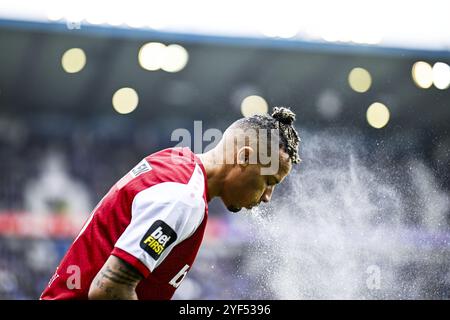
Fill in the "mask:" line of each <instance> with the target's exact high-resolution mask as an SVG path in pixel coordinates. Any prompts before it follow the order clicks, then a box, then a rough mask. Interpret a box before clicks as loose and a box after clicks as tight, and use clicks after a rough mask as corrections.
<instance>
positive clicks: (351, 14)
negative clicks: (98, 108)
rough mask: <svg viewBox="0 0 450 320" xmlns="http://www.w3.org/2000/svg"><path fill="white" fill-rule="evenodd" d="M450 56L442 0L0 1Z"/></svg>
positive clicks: (128, 21) (449, 12)
mask: <svg viewBox="0 0 450 320" xmlns="http://www.w3.org/2000/svg"><path fill="white" fill-rule="evenodd" d="M49 17H52V18H60V21H66V20H68V21H81V23H89V22H91V23H96V24H98V23H103V24H106V23H110V24H114V25H117V24H119V25H120V24H124V25H125V26H132V27H144V28H154V29H159V30H166V31H172V32H183V33H196V34H199V33H200V34H209V35H226V36H242V37H265V36H276V37H284V38H292V39H301V40H319V41H324V40H326V41H343V42H355V43H371V44H380V45H383V46H394V47H405V48H421V49H436V50H447V51H450V1H449V0H428V1H417V0H409V1H404V0H378V1H362V0H359V1H358V0H339V1H337V0H334V1H329V0H307V1H304V0H297V1H292V0H271V1H267V0H226V1H214V0H189V1H186V0H160V1H154V0H126V1H111V0H108V1H107V0H44V1H33V0H30V1H23V0H22V1H20V0H1V2H0V18H7V19H19V20H21V19H23V20H34V21H49Z"/></svg>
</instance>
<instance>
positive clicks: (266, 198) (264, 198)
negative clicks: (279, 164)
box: [261, 187, 273, 203]
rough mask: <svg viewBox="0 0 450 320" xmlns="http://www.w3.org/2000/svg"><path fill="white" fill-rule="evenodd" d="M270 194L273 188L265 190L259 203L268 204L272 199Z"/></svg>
mask: <svg viewBox="0 0 450 320" xmlns="http://www.w3.org/2000/svg"><path fill="white" fill-rule="evenodd" d="M272 193H273V187H269V188H267V189H266V191H264V193H263V195H262V197H261V201H262V202H266V203H267V202H269V201H270V199H271V198H272Z"/></svg>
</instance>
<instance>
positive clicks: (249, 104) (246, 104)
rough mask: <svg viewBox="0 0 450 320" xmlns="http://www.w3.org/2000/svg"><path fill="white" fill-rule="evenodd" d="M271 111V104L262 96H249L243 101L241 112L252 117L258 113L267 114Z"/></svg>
mask: <svg viewBox="0 0 450 320" xmlns="http://www.w3.org/2000/svg"><path fill="white" fill-rule="evenodd" d="M268 111H269V105H268V104H267V102H266V100H264V98H263V97H260V96H255V95H253V96H248V97H246V98H245V99H244V100H242V103H241V112H242V115H243V116H244V117H251V116H254V115H256V114H266V113H267V112H268Z"/></svg>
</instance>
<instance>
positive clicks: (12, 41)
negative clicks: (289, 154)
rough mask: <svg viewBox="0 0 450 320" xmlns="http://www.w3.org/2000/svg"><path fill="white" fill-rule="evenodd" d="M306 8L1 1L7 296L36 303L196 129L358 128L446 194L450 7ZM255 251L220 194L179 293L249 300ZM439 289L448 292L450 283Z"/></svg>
mask: <svg viewBox="0 0 450 320" xmlns="http://www.w3.org/2000/svg"><path fill="white" fill-rule="evenodd" d="M313 2H314V4H311V3H307V2H306V1H298V2H290V1H276V2H275V1H271V2H267V3H265V2H264V3H260V2H258V1H248V2H247V1H245V3H244V2H237V1H231V2H230V1H227V2H226V3H225V2H223V3H213V2H208V1H194V2H191V1H189V2H185V3H184V2H176V1H164V3H160V2H157V1H146V2H143V1H124V2H121V1H118V2H115V3H114V4H112V3H108V2H106V1H91V2H87V1H36V2H28V1H2V3H1V4H0V48H1V49H0V177H1V178H0V181H1V182H0V298H1V299H36V298H38V297H39V295H40V293H41V292H42V290H43V288H44V287H45V286H46V284H47V282H48V280H49V279H50V277H51V275H52V274H53V272H54V269H55V267H56V266H57V264H58V263H59V261H60V259H61V257H62V256H63V254H64V253H65V251H66V250H67V248H68V246H69V245H70V243H71V242H72V240H73V239H74V237H75V236H76V234H77V233H78V231H79V229H80V225H81V224H82V223H83V221H84V219H86V217H87V216H88V215H89V213H90V211H91V210H92V208H93V207H94V206H95V204H96V203H97V202H98V201H99V199H101V197H102V196H103V195H104V193H105V192H106V191H107V190H108V189H109V188H110V186H111V185H112V184H113V183H115V181H117V180H118V179H119V178H120V177H121V176H122V175H124V174H125V173H126V172H127V171H128V170H129V169H130V168H131V167H132V166H133V165H134V164H136V163H137V162H138V161H139V160H140V159H141V158H142V157H143V156H145V155H147V154H150V153H152V152H155V151H157V150H160V149H162V148H165V147H170V146H173V145H175V144H176V143H178V141H171V139H170V137H171V133H172V131H173V130H174V129H177V128H187V129H189V130H190V131H193V129H194V121H196V120H201V121H202V125H203V130H206V129H208V128H218V129H219V130H223V129H225V128H226V127H227V125H228V124H229V123H230V122H232V121H234V120H235V119H237V118H238V117H240V116H242V115H249V114H254V113H261V112H262V113H264V112H267V110H268V109H267V108H268V106H270V107H271V106H274V105H285V106H289V107H291V108H292V109H293V110H294V111H295V112H296V113H297V114H298V121H297V126H298V128H300V133H302V131H308V132H316V131H321V130H324V129H338V130H344V131H346V132H353V133H356V134H358V135H360V137H362V141H364V143H365V145H366V146H368V148H369V149H370V150H373V151H374V152H376V150H377V149H376V146H377V145H378V144H379V143H382V144H383V152H386V155H387V156H386V157H385V160H384V161H385V163H384V164H385V166H386V167H389V166H391V164H392V163H393V162H395V164H396V165H397V166H401V165H402V164H407V163H408V161H409V160H411V159H419V160H421V161H423V162H424V163H425V164H426V165H427V166H428V167H430V168H432V169H433V172H434V173H435V176H436V179H437V181H438V182H439V184H440V186H441V187H442V188H444V190H447V191H448V190H450V175H449V171H450V170H449V167H450V153H449V150H450V135H449V127H450V89H449V85H450V67H449V64H450V22H449V19H448V16H447V15H448V12H450V10H449V9H450V8H449V5H448V4H446V3H445V1H428V2H426V3H425V4H424V3H422V2H411V3H410V2H408V3H403V4H397V2H395V3H390V2H387V1H381V2H379V1H378V2H376V3H375V2H374V3H372V4H370V5H369V4H367V7H365V8H362V7H361V6H362V5H358V4H359V2H356V1H344V2H341V1H338V2H336V3H332V2H325V1H313ZM282 196H283V195H282V194H281V193H278V194H276V195H275V197H282ZM449 215H450V213H448V215H447V218H448V217H449ZM447 221H448V219H447ZM447 230H448V225H447ZM247 243H248V238H247V237H246V230H245V224H242V223H239V217H236V216H235V215H230V214H228V213H227V212H226V210H225V209H224V208H223V207H222V205H221V204H220V203H219V202H218V201H213V202H212V203H211V204H210V221H209V225H208V229H207V234H206V237H205V241H204V244H203V247H202V249H201V251H200V254H199V258H198V259H197V261H196V264H195V265H194V268H193V270H192V271H191V272H190V274H189V277H188V278H187V279H185V283H184V284H183V286H181V288H180V290H178V292H177V294H176V296H175V297H176V298H182V299H190V298H199V299H212V298H214V299H218V298H224V299H235V298H236V299H237V298H251V296H248V292H251V288H252V286H254V285H255V283H254V282H252V278H251V275H249V276H248V277H235V276H233V274H234V273H235V271H236V268H237V267H236V265H238V264H239V263H238V262H239V261H240V260H241V258H242V257H241V256H242V255H244V254H245V248H246V245H247ZM442 272H443V274H445V273H446V272H449V270H448V263H447V264H445V265H444V270H442ZM449 274H450V273H449ZM225 284H226V285H225ZM430 286H434V289H432V290H430V292H432V294H430V295H429V297H430V298H449V297H450V278H449V279H448V280H447V282H446V283H439V284H436V283H435V284H430ZM224 288H225V289H224ZM266 297H268V298H271V297H273V294H271V293H270V292H268V293H267V296H266Z"/></svg>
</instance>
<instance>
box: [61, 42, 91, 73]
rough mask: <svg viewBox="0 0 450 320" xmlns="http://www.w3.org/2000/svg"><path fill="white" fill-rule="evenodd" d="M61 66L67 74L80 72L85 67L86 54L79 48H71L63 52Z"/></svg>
mask: <svg viewBox="0 0 450 320" xmlns="http://www.w3.org/2000/svg"><path fill="white" fill-rule="evenodd" d="M61 65H62V67H63V69H64V71H66V72H67V73H76V72H80V71H81V70H82V69H83V68H84V66H85V65H86V54H85V53H84V51H83V50H82V49H80V48H72V49H69V50H67V51H66V52H64V54H63V56H62V58H61Z"/></svg>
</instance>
